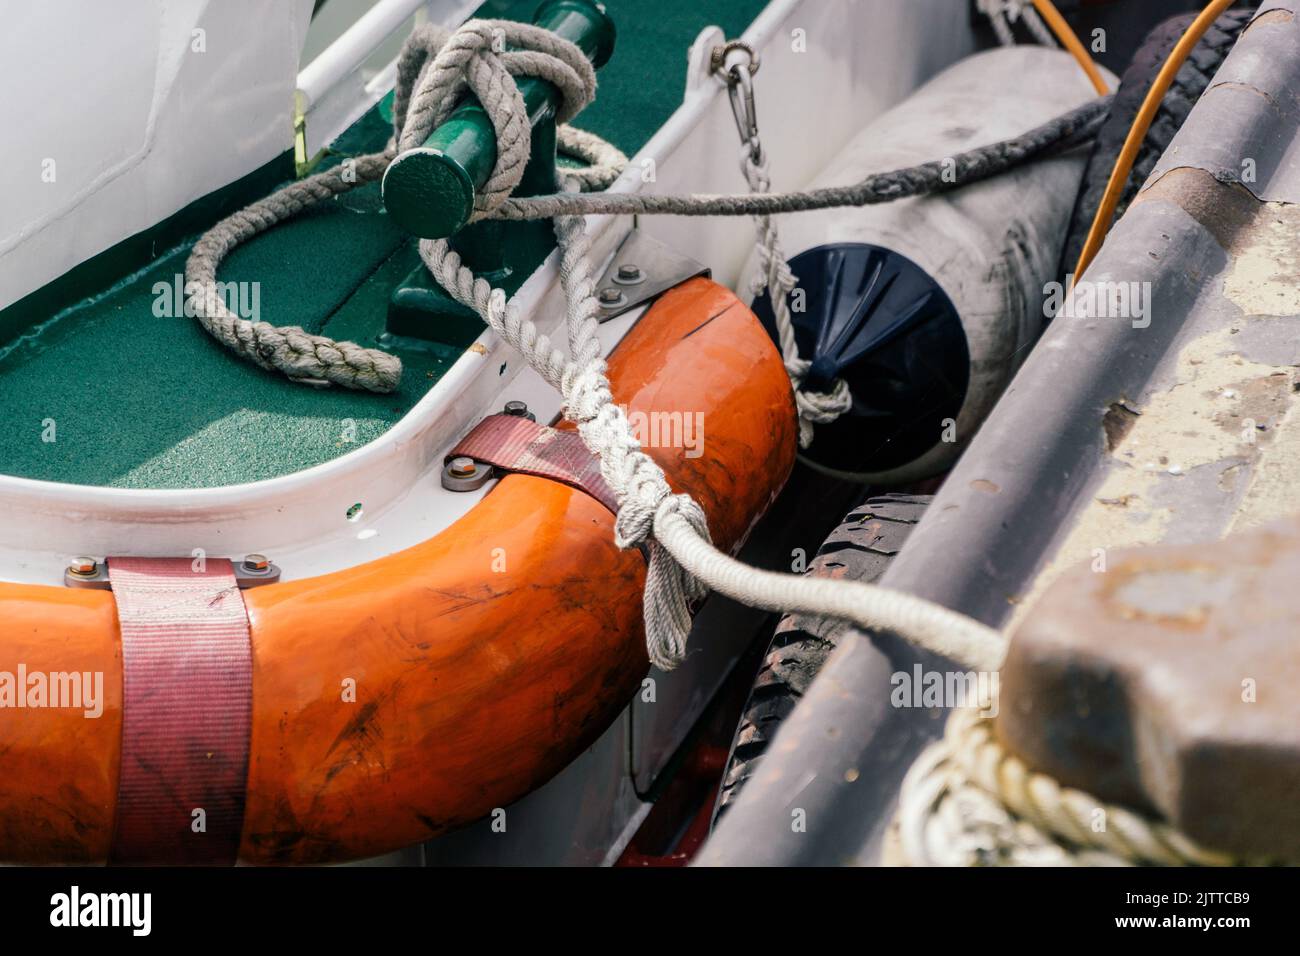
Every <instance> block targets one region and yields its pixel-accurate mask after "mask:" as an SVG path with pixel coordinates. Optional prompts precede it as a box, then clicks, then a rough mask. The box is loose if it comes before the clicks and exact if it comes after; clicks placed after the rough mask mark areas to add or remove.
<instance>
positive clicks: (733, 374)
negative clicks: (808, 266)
mask: <svg viewBox="0 0 1300 956" xmlns="http://www.w3.org/2000/svg"><path fill="white" fill-rule="evenodd" d="M609 378H610V381H611V383H612V386H613V391H614V395H615V398H616V400H617V401H619V402H621V403H624V404H626V405H627V406H628V408H629V410H630V411H632V412H636V411H642V412H647V413H648V412H652V411H679V412H690V413H695V412H700V413H703V415H704V418H703V421H704V423H705V433H704V441H703V445H702V454H700V455H699V457H688V456H687V449H684V448H649V449H647V450H648V451H649V452H650V454H652V455H653V456H654V458H655V459H656V461H658V462H659V464H660V465H661V466H662V467H663V468H664V470H665V471H666V473H667V475H668V478H669V481H670V483H671V484H672V485H673V487H674V488H675V489H676V490H678V491H685V492H689V493H690V494H691V495H692V496H694V498H695V500H696V501H698V502H699V503H700V504H701V505H702V506H703V508H704V510H705V512H706V514H707V515H708V519H709V528H710V531H711V533H712V536H713V539H714V541H715V542H717V543H718V544H719V546H721V547H723V548H735V547H737V546H739V544H740V542H741V541H743V539H744V538H745V536H746V534H747V533H748V532H749V530H750V529H751V528H752V526H753V524H754V523H755V522H756V521H757V520H758V518H759V517H760V516H761V515H762V514H763V512H764V511H765V510H766V509H767V507H768V506H769V505H770V504H771V502H772V501H773V499H774V498H775V497H776V495H777V493H778V492H779V491H780V489H781V487H782V486H783V484H784V483H785V480H786V478H787V477H788V475H789V473H790V469H791V467H792V466H793V462H794V454H795V410H794V403H793V399H792V395H791V391H790V382H789V379H788V377H787V376H786V373H785V370H784V368H783V366H782V363H781V358H780V356H779V355H778V353H777V351H776V349H775V348H774V347H773V345H772V343H771V341H770V340H769V339H768V336H767V334H766V333H765V332H764V331H763V329H762V327H761V326H760V325H759V323H758V321H757V320H756V319H755V318H754V316H753V314H752V313H751V312H750V311H749V309H748V308H746V307H745V306H744V305H743V304H742V303H741V302H740V301H739V300H738V299H737V298H736V297H735V296H734V295H733V294H732V293H731V292H730V291H728V290H727V289H724V288H723V287H721V286H719V285H717V284H715V283H713V282H710V281H708V280H706V279H693V280H691V281H689V282H686V283H684V284H682V285H681V286H678V287H677V288H676V289H673V290H672V291H670V292H668V293H666V294H665V295H664V296H663V297H661V298H660V300H659V301H658V302H657V303H656V304H655V305H654V306H653V307H652V308H651V309H650V310H649V311H648V312H647V313H646V315H645V316H644V317H643V318H642V319H641V321H640V322H639V323H638V324H637V325H636V326H635V327H634V328H633V329H632V331H631V332H630V333H629V334H628V335H627V336H626V338H625V339H624V340H623V342H622V343H621V344H620V345H619V347H618V348H617V350H616V351H615V353H614V355H613V356H612V357H611V359H610V362H609ZM613 523H614V519H613V515H612V514H611V513H610V512H609V511H608V510H607V509H606V508H605V507H604V506H602V505H601V504H599V503H598V502H597V501H595V500H594V499H593V498H591V497H589V496H588V495H586V494H585V493H583V492H581V491H577V490H575V489H573V488H570V487H568V486H567V485H563V484H560V483H557V482H554V481H549V480H545V479H541V478H534V477H529V476H526V475H509V476H507V477H505V478H503V479H502V480H501V481H500V482H499V483H498V484H497V486H496V487H495V488H494V489H493V490H492V491H491V492H490V493H489V494H488V495H487V496H486V497H485V498H484V500H483V501H482V502H480V503H479V504H478V505H477V506H475V507H474V508H473V509H472V510H471V511H470V512H469V513H468V514H467V515H465V516H464V517H463V518H461V519H460V520H459V521H457V522H456V523H455V524H453V525H452V526H451V527H449V528H447V529H446V530H444V531H443V532H442V533H440V534H438V535H436V536H434V537H433V538H431V539H429V540H428V541H425V542H424V543H422V544H419V545H417V546H415V547H412V548H409V549H407V550H405V551H401V552H399V553H396V554H392V555H389V556H387V557H384V558H381V559H379V560H376V561H372V562H370V563H368V564H365V565H361V566H359V567H354V568H350V569H348V570H346V571H340V572H337V573H333V574H326V575H323V576H320V577H316V578H308V579H303V580H294V581H287V582H282V583H278V584H273V585H267V586H264V587H260V588H255V589H251V590H248V591H246V592H244V599H245V602H246V605H247V609H248V617H249V622H250V625H251V633H252V650H253V713H252V730H251V738H250V742H249V763H248V778H247V794H246V803H245V810H244V823H243V832H242V839H241V843H240V852H239V856H240V860H241V861H243V862H247V863H255V864H287V863H324V862H335V861H344V860H350V859H357V858H361V857H367V856H373V855H377V854H380V853H384V852H387V851H389V850H393V849H396V848H399V847H403V846H409V845H411V844H413V843H417V842H419V841H421V840H425V839H427V838H429V837H431V836H434V835H436V834H438V833H441V832H444V831H446V830H448V829H451V828H452V827H455V826H457V825H459V824H463V823H466V822H468V821H471V820H474V819H477V818H479V817H481V816H483V815H484V814H486V813H488V812H489V811H491V809H492V808H494V807H497V806H504V805H505V804H507V803H509V802H510V801H512V800H515V799H518V798H519V797H520V796H522V795H524V794H525V793H527V792H528V791H529V790H531V789H533V788H534V787H536V786H538V785H540V784H541V783H543V782H545V781H546V780H547V779H548V778H550V777H551V776H552V775H554V774H555V773H556V772H558V771H559V770H560V769H562V768H563V767H564V766H565V765H566V764H568V763H569V762H570V761H571V760H572V759H573V758H574V757H575V756H576V755H577V754H578V753H579V752H581V751H582V750H583V749H584V748H586V747H587V746H589V745H590V744H591V743H592V742H593V741H594V740H595V739H596V738H597V737H598V736H599V735H600V734H601V733H602V732H603V731H604V730H605V729H606V727H608V726H609V724H610V722H611V721H612V720H613V719H614V717H615V716H617V714H618V713H619V711H620V710H621V709H622V708H623V707H624V706H626V704H627V702H628V701H629V699H630V698H631V696H632V694H633V693H634V692H635V690H636V688H637V687H638V686H639V682H640V681H641V679H642V677H643V676H644V675H645V673H646V670H647V666H648V665H647V660H646V654H645V648H644V643H643V635H642V626H641V590H642V584H643V580H644V575H645V563H644V560H643V559H642V557H641V555H640V554H639V553H638V552H637V551H635V550H632V551H620V550H619V549H618V548H616V547H615V546H614V543H613ZM496 549H501V550H499V551H498V550H496ZM494 557H495V558H497V559H500V558H502V557H504V565H502V564H501V562H500V560H498V561H497V564H496V567H495V568H494V566H493V561H494ZM0 622H3V631H0V663H3V662H13V663H15V664H16V663H17V662H20V661H21V662H23V663H25V664H26V666H27V669H28V671H29V672H31V671H37V670H40V671H47V672H49V671H73V670H77V671H87V670H90V671H102V672H103V673H104V710H103V714H102V716H101V717H100V718H99V719H94V720H91V719H86V718H85V716H84V715H83V714H82V713H81V712H79V711H70V710H67V709H36V710H32V709H28V710H21V711H18V710H8V709H6V710H0V780H3V781H4V785H3V787H0V859H3V860H6V861H10V862H30V863H87V862H98V861H103V860H105V859H107V858H108V855H109V850H110V844H111V840H112V836H113V826H114V813H115V802H116V797H117V784H118V771H119V764H120V759H121V728H122V677H121V644H120V635H119V627H118V619H117V613H116V605H115V604H114V600H113V595H112V593H111V592H108V591H93V590H76V589H68V588H60V587H43V586H34V585H19V584H0ZM347 678H351V679H352V680H354V681H355V682H356V701H355V702H354V703H349V702H345V701H344V700H343V695H342V693H341V691H340V688H341V686H342V682H343V681H344V680H345V679H347Z"/></svg>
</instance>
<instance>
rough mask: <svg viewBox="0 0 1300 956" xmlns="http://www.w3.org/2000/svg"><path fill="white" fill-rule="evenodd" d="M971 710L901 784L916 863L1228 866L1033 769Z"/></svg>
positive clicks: (903, 820) (909, 850) (902, 826)
mask: <svg viewBox="0 0 1300 956" xmlns="http://www.w3.org/2000/svg"><path fill="white" fill-rule="evenodd" d="M992 727H993V721H992V720H990V719H987V718H984V717H981V716H980V714H979V712H978V711H977V710H975V709H973V708H964V709H962V710H958V711H955V712H954V713H953V714H952V716H951V717H950V718H949V719H948V724H947V727H946V729H945V732H944V737H943V739H942V740H940V741H938V742H936V743H934V744H932V745H931V746H930V747H928V748H927V749H926V750H925V751H924V752H923V753H922V754H921V756H920V757H918V758H917V760H916V763H914V764H913V765H912V768H911V770H909V771H908V774H907V776H906V777H905V778H904V780H903V787H902V790H901V791H900V793H899V802H898V810H897V813H896V814H895V818H894V823H895V826H896V828H897V837H898V848H899V850H900V851H901V856H902V859H901V860H900V861H899V862H903V863H907V864H909V865H912V866H1115V865H1128V864H1134V863H1136V864H1146V865H1156V866H1226V865H1231V864H1234V863H1239V862H1242V861H1239V860H1235V859H1234V858H1232V857H1231V856H1229V855H1227V854H1223V853H1218V852H1215V851H1212V850H1207V849H1205V848H1204V847H1202V846H1199V845H1198V844H1197V843H1195V842H1194V841H1193V840H1191V839H1189V838H1188V837H1187V836H1186V835H1184V834H1183V833H1181V832H1180V831H1179V830H1177V829H1176V828H1174V827H1172V826H1170V825H1169V824H1167V823H1165V822H1163V821H1158V820H1150V819H1148V818H1146V817H1143V816H1141V815H1140V814H1137V813H1134V812H1133V811H1131V810H1128V809H1125V808H1124V807H1120V806H1116V805H1114V804H1108V803H1105V802H1103V801H1101V800H1098V799H1097V798H1096V797H1093V796H1090V795H1089V794H1086V793H1084V792H1083V791H1081V790H1075V789H1073V788H1071V787H1063V786H1061V785H1060V784H1059V783H1058V782H1057V781H1056V780H1054V779H1052V778H1051V777H1049V776H1047V775H1046V774H1042V773H1038V772H1037V771H1034V770H1031V769H1030V768H1028V767H1027V766H1026V765H1025V764H1024V763H1023V762H1022V761H1021V760H1020V759H1019V758H1017V757H1015V756H1014V755H1012V754H1010V753H1008V752H1007V751H1006V750H1005V749H1004V748H1003V747H1002V746H1001V745H1000V744H999V743H998V742H997V739H996V738H995V737H994V735H993V730H992Z"/></svg>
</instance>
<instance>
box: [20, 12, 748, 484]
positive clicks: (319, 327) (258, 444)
mask: <svg viewBox="0 0 1300 956" xmlns="http://www.w3.org/2000/svg"><path fill="white" fill-rule="evenodd" d="M536 5H537V0H527V2H517V0H516V2H492V3H488V4H486V5H485V6H484V8H482V9H481V10H480V14H479V15H480V16H507V17H512V18H515V19H524V20H527V19H530V18H531V15H532V12H533V9H534V8H535V7H536ZM606 6H607V8H608V10H609V12H610V14H611V16H613V18H614V20H615V22H616V24H617V25H618V28H619V38H618V45H617V47H616V50H615V54H614V57H613V59H612V60H611V61H610V63H609V64H608V65H607V66H606V67H605V68H604V69H603V70H602V71H601V72H600V76H599V81H600V86H599V93H598V96H597V99H596V102H595V103H594V104H593V105H592V106H590V107H589V108H588V109H587V110H585V111H584V112H583V113H582V115H581V116H580V117H579V118H578V120H577V125H578V126H580V127H582V128H584V129H588V130H591V131H592V132H594V133H596V134H598V135H600V136H603V137H605V138H606V139H608V140H610V141H611V142H613V143H614V144H616V145H617V146H618V147H619V148H621V149H622V150H624V151H625V152H626V153H628V154H629V155H631V154H632V153H635V152H636V151H637V150H638V149H640V148H641V146H642V145H643V144H644V143H645V142H646V140H648V139H649V138H650V136H651V135H653V133H654V132H655V131H656V130H657V129H658V128H659V127H660V126H661V125H662V124H663V123H664V122H665V121H666V120H667V118H668V117H669V115H671V113H672V112H673V111H674V110H675V109H676V108H677V106H678V105H679V104H680V103H681V97H682V92H683V83H684V74H685V65H686V60H685V52H686V49H687V46H688V45H689V44H690V42H691V41H692V40H693V39H694V38H695V36H696V35H697V34H698V33H699V31H700V30H701V29H702V28H703V27H705V26H707V25H709V24H712V23H716V24H718V25H719V26H721V27H722V28H723V29H724V31H725V32H726V33H727V35H728V36H736V35H738V34H740V33H741V32H742V31H743V30H744V28H745V27H746V26H747V25H748V24H749V23H750V22H751V21H752V19H753V18H754V16H756V15H757V13H758V12H759V11H760V10H761V9H762V7H763V6H764V4H763V3H762V2H760V0H713V2H711V3H709V4H707V5H703V4H699V3H696V2H691V0H661V2H658V3H654V4H646V3H644V2H637V0H607V3H606ZM385 135H386V133H385V131H384V130H383V128H382V126H381V125H380V124H379V123H377V122H376V119H375V117H374V115H373V113H372V114H371V115H368V116H367V117H366V118H365V119H363V120H362V121H361V122H360V123H359V124H358V125H357V126H356V127H354V128H353V129H352V130H350V131H349V132H348V133H347V134H345V135H344V136H343V137H341V138H340V140H339V141H338V142H337V143H336V144H335V151H336V153H337V155H335V156H334V157H332V159H331V161H333V162H337V161H339V159H340V158H341V157H342V156H344V155H348V154H350V153H353V152H364V151H367V150H371V149H375V148H377V146H378V145H379V144H380V143H382V140H383V138H384V137H385ZM192 241H193V239H191V240H189V241H187V242H186V243H185V244H183V245H182V246H180V247H177V248H174V249H172V250H170V251H168V252H165V253H163V254H162V255H160V256H159V257H158V258H157V259H156V260H155V261H154V262H153V264H152V265H150V266H149V267H148V268H147V269H145V270H143V271H141V272H139V273H136V274H135V275H132V276H130V277H128V278H126V279H124V280H123V281H121V282H119V283H118V285H117V286H115V287H114V288H112V289H111V290H108V291H107V292H102V293H100V294H98V295H96V296H95V297H94V298H92V299H89V300H87V301H85V302H82V303H80V304H78V305H76V306H74V307H72V308H70V309H67V310H64V311H63V312H61V313H59V314H58V315H57V316H54V317H53V318H49V319H45V320H44V321H43V323H42V324H41V325H39V326H38V327H37V330H36V331H34V332H33V333H32V334H29V335H27V336H25V337H23V338H22V339H19V340H17V341H14V342H10V343H0V408H3V409H4V410H5V414H4V416H3V423H2V424H0V471H3V472H4V473H6V474H10V475H17V476H21V477H27V478H41V479H47V480H53V481H66V482H76V483H82V484H95V485H109V486H117V487H127V488H200V487H212V486H217V485H227V484H236V483H240V482H247V481H258V480H262V479H266V478H272V477H276V476H278V475H283V474H288V473H290V472H293V471H298V470H301V469H303V468H308V467H311V466H312V465H316V464H320V463H322V462H325V461H329V460H330V459H333V458H336V457H338V456H339V455H342V454H345V453H346V452H348V451H351V450H353V449H355V448H356V447H358V446H359V445H360V444H364V443H366V442H368V441H371V440H373V439H375V438H377V437H378V436H379V435H381V434H383V432H385V431H386V430H387V429H388V428H389V427H391V426H392V425H393V424H394V423H395V422H397V421H398V420H399V419H400V418H401V417H402V415H404V414H405V413H406V412H407V410H408V409H410V408H411V406H412V405H414V404H415V403H416V402H417V401H419V399H420V398H421V397H422V396H423V395H424V394H425V392H426V391H427V390H428V388H429V387H430V386H431V385H432V384H433V383H434V382H435V381H437V379H438V377H439V376H440V375H441V374H442V372H444V371H445V370H446V369H447V368H448V367H449V366H450V364H451V363H452V362H453V361H454V360H455V359H456V358H457V354H455V353H454V352H453V350H450V349H442V350H439V349H437V347H430V349H428V350H427V351H418V352H417V351H403V352H402V353H401V356H402V360H403V363H404V365H405V372H404V375H403V379H402V386H401V389H400V390H399V391H398V392H396V393H394V394H392V395H372V394H368V393H359V392H351V391H346V390H343V389H338V388H330V389H316V388H311V387H308V386H304V385H298V384H294V383H291V382H289V381H287V380H286V379H284V378H282V377H281V376H279V375H278V374H274V375H273V374H271V373H268V372H264V371H262V370H261V369H258V368H256V367H255V366H252V365H250V364H248V363H246V362H243V361H241V360H239V359H237V358H235V357H234V356H233V355H232V354H231V353H229V352H227V351H226V350H225V349H224V348H223V347H222V346H220V345H219V344H217V342H215V341H214V340H213V339H211V338H210V337H209V336H208V335H207V333H206V332H204V331H203V329H202V328H201V327H200V326H199V324H198V322H197V320H195V319H187V318H185V317H183V316H181V317H175V318H170V317H161V318H160V317H157V316H156V315H155V314H154V306H155V302H156V296H155V294H154V286H155V283H157V282H160V281H161V282H167V283H172V282H173V281H174V277H175V276H176V275H177V274H178V273H180V272H182V271H183V269H184V264H185V258H186V257H187V256H188V254H189V245H190V243H191V242H192ZM417 263H418V257H417V256H416V253H415V250H414V246H413V244H412V243H411V242H410V240H409V239H408V238H407V237H405V236H404V235H403V234H401V233H400V232H399V231H398V230H397V229H395V228H394V227H393V226H392V225H391V224H390V223H389V221H388V218H387V216H386V215H385V214H384V212H383V209H382V205H381V203H380V201H379V196H378V187H377V186H369V187H363V188H361V189H358V190H355V191H354V192H352V193H349V194H347V195H345V196H342V197H340V198H339V199H338V200H336V201H334V202H332V203H329V204H327V205H326V206H325V207H323V208H321V209H319V210H313V211H312V212H310V213H308V214H306V215H303V216H300V217H299V218H297V219H296V220H294V221H292V222H289V223H286V224H284V225H282V226H279V227H277V228H275V229H273V230H271V231H270V232H268V233H266V234H264V235H262V236H259V237H257V238H256V239H254V240H252V241H251V242H249V243H247V244H246V245H244V246H242V247H241V248H239V249H237V250H236V251H235V252H234V253H232V254H231V256H230V257H229V259H228V260H227V261H226V263H225V264H224V265H223V267H222V270H221V274H220V276H219V277H218V278H219V279H221V280H222V281H226V282H254V281H255V282H258V283H259V284H260V289H259V294H260V303H259V304H260V317H261V318H262V320H263V321H267V322H271V323H272V324H276V325H301V326H303V327H304V328H307V329H309V330H311V331H322V332H324V333H325V334H327V335H330V336H332V337H334V338H340V339H344V338H350V339H353V340H354V341H359V342H363V343H364V344H373V343H374V341H375V338H376V336H378V334H379V333H380V332H381V331H382V330H383V325H384V317H385V311H386V305H387V300H388V295H389V292H390V291H391V289H392V288H393V287H394V286H395V285H396V284H397V283H398V282H399V281H400V280H401V279H402V278H403V277H404V276H405V275H406V274H407V273H408V272H409V271H410V270H411V269H412V268H414V267H415V265H416V264H417ZM90 291H93V290H87V292H90ZM38 320H39V319H38ZM51 423H52V426H51ZM51 437H52V438H53V439H54V440H53V441H51V440H49V439H50V438H51Z"/></svg>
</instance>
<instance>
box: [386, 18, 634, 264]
mask: <svg viewBox="0 0 1300 956" xmlns="http://www.w3.org/2000/svg"><path fill="white" fill-rule="evenodd" d="M533 22H534V23H535V24H536V25H537V26H539V27H542V28H544V29H547V30H550V31H551V32H552V33H554V34H556V35H557V36H561V37H563V38H564V39H566V40H569V41H571V42H572V43H574V44H576V45H577V46H578V48H579V49H581V50H582V52H583V53H584V54H586V55H587V57H588V58H589V59H590V60H591V62H592V65H593V66H595V67H597V68H600V67H602V66H604V65H605V63H606V62H607V61H608V60H609V57H610V55H611V54H612V53H613V52H614V23H613V21H612V20H610V18H609V17H608V16H607V15H606V14H605V10H604V7H603V6H602V5H601V4H598V3H594V2H592V0H548V2H546V3H543V4H542V6H541V7H540V8H539V9H538V11H537V13H536V14H535V15H534V17H533ZM519 93H520V95H521V96H522V97H523V100H524V106H525V108H526V109H527V111H528V117H529V120H530V121H531V122H532V126H533V141H534V142H533V150H532V154H531V156H530V157H529V162H528V169H527V172H525V174H524V182H521V183H520V188H519V194H520V195H537V194H538V193H537V192H532V193H529V192H527V191H526V187H527V186H528V185H532V186H534V187H540V189H541V191H547V192H549V191H552V190H553V189H554V186H555V154H554V144H555V111H556V108H557V107H558V106H559V102H560V93H559V91H558V90H557V89H556V88H555V87H554V86H552V85H551V84H550V83H547V82H546V81H545V80H540V79H537V78H536V77H523V78H521V79H520V80H519ZM539 146H540V147H541V148H540V149H539V148H538V147H539ZM548 147H549V156H548V155H547V152H548ZM496 159H497V149H496V136H495V134H494V132H493V130H492V123H491V121H490V120H489V119H488V115H487V113H486V111H484V109H483V107H482V106H481V105H479V102H478V99H477V97H475V96H473V95H470V96H469V97H467V99H466V101H465V102H464V103H462V104H461V105H460V106H458V107H456V109H455V111H454V112H453V113H452V114H451V115H450V116H449V117H447V119H446V121H445V122H444V123H443V124H442V125H441V126H439V127H438V128H437V129H435V130H434V131H433V132H432V133H431V134H430V135H429V138H428V139H427V140H425V142H424V145H423V146H420V147H417V148H416V149H411V150H407V151H406V152H405V153H402V154H400V155H398V156H397V157H396V158H395V159H394V160H393V162H392V164H391V165H390V166H389V167H388V170H387V171H386V172H385V173H384V180H383V186H382V189H383V195H384V206H385V207H386V208H387V209H388V213H389V215H391V216H392V217H393V221H394V222H396V223H397V224H398V225H399V226H401V227H402V228H403V229H405V230H407V231H408V232H411V233H414V234H415V235H417V236H421V237H423V238H427V239H445V238H447V237H449V236H452V235H455V234H456V233H457V232H459V231H460V229H461V228H463V227H464V226H465V224H466V223H467V222H468V221H469V217H470V215H471V213H472V212H473V211H474V198H475V196H476V194H477V191H478V190H479V189H481V188H482V187H483V184H484V183H486V182H487V179H488V176H489V175H491V173H492V167H493V166H494V165H495V164H496ZM547 159H549V164H544V165H543V168H541V169H538V168H536V167H537V166H538V164H539V163H544V161H545V160H547ZM547 165H548V166H549V168H546V167H547ZM530 174H532V176H531V180H532V181H531V183H530V182H529V179H530Z"/></svg>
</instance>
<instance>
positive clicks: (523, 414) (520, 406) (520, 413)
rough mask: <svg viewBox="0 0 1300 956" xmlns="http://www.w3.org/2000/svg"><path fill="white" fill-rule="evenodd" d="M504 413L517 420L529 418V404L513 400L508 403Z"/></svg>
mask: <svg viewBox="0 0 1300 956" xmlns="http://www.w3.org/2000/svg"><path fill="white" fill-rule="evenodd" d="M504 413H505V414H507V415H513V416H515V417H516V418H527V417H528V403H527V402H521V401H519V400H517V399H516V400H513V401H509V402H506V407H505V409H504Z"/></svg>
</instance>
